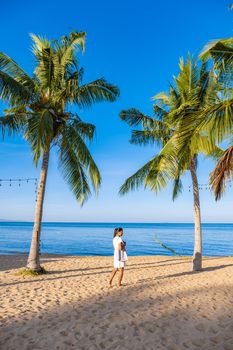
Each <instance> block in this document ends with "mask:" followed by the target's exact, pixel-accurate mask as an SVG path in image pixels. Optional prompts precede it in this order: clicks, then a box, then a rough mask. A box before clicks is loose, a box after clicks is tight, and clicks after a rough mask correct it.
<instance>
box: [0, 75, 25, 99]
mask: <svg viewBox="0 0 233 350" xmlns="http://www.w3.org/2000/svg"><path fill="white" fill-rule="evenodd" d="M31 97H32V92H31V91H30V90H29V89H28V88H27V87H25V86H24V85H22V84H21V83H20V82H18V81H16V80H15V79H14V78H12V77H11V76H10V75H8V74H7V73H5V72H3V71H0V99H2V100H3V101H5V102H8V103H9V104H11V105H16V104H17V103H23V102H28V101H29V100H30V98H31Z"/></svg>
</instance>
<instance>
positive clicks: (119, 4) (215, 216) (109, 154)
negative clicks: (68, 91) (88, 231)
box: [0, 0, 233, 222]
mask: <svg viewBox="0 0 233 350" xmlns="http://www.w3.org/2000/svg"><path fill="white" fill-rule="evenodd" d="M229 2H230V1H226V0H221V1H220V0H205V1H203V0H196V1H187V0H178V1H171V0H168V1H155V0H144V1H138V0H118V1H109V0H98V1H95V0H92V1H91V0H86V1H79V0H73V1H71V0H66V1H64V0H63V1H61V0H56V1H55V0H47V1H45V0H40V1H36V2H34V1H25V0H21V1H15V0H12V1H8V2H7V1H5V2H3V3H2V4H1V13H2V15H1V23H0V38H1V39H0V42H1V45H0V50H1V51H3V52H5V53H7V54H8V55H9V56H11V57H12V58H14V59H15V60H16V61H17V62H18V63H19V64H20V65H21V66H22V67H23V68H24V69H25V70H26V71H27V72H28V73H31V72H32V71H33V64H34V62H33V59H32V54H31V51H30V49H31V39H30V37H29V33H35V34H40V35H42V36H47V37H48V38H49V39H53V38H59V37H60V36H62V35H65V34H67V33H69V32H70V31H72V30H79V31H86V32H87V41H86V52H85V55H84V56H83V57H80V60H81V62H82V65H83V67H84V68H85V76H84V78H85V81H86V82H87V81H91V80H94V79H96V78H99V77H102V76H104V77H105V78H106V79H107V80H109V81H110V82H112V83H115V84H117V85H118V86H119V88H120V90H121V97H120V98H119V100H118V101H117V102H116V103H114V104H110V103H102V104H98V105H96V106H94V107H93V108H91V109H88V110H84V111H79V114H80V115H81V116H82V118H83V119H84V120H85V121H88V122H92V123H94V124H95V125H96V127H97V137H96V140H95V141H94V143H93V144H92V146H91V149H92V152H93V155H94V158H95V160H96V162H97V164H98V166H99V168H100V171H101V174H102V178H103V181H102V187H101V191H100V194H99V196H98V198H96V197H95V196H93V197H92V198H91V199H89V201H88V202H87V203H86V204H85V205H84V207H82V208H80V206H79V204H78V203H77V202H76V201H75V199H74V197H73V195H72V193H71V191H70V190H69V188H68V186H67V184H66V183H65V182H64V180H63V179H62V177H61V175H60V173H59V170H58V169H57V161H56V153H55V152H53V153H52V156H51V161H50V167H49V174H48V182H47V188H46V197H45V206H44V216H43V218H44V221H93V222H97V221H98V222H105V221H107V222H192V220H193V202H192V193H190V192H189V191H188V186H189V185H190V184H191V180H190V176H189V174H187V175H186V176H185V177H184V189H183V193H182V194H181V195H180V197H179V198H178V199H177V200H176V201H175V202H172V200H171V188H170V187H168V188H167V189H166V190H165V191H163V192H161V193H160V194H159V195H155V194H154V193H151V192H149V191H147V190H146V191H144V190H143V189H141V190H139V191H137V192H133V193H129V194H128V195H126V196H124V197H119V195H118V190H119V187H120V185H121V184H122V183H123V181H124V180H125V179H126V178H127V177H128V176H129V175H131V174H132V173H133V172H135V171H136V170H137V169H138V168H139V167H140V166H142V165H143V164H144V163H145V162H146V161H148V160H149V159H150V158H151V157H152V156H153V154H155V153H156V152H157V151H158V150H157V149H156V148H152V147H147V148H145V147H139V146H133V145H130V144H129V142H128V140H129V138H130V129H129V127H128V126H127V125H126V124H124V123H123V122H122V121H120V119H119V112H120V111H121V109H127V108H129V107H136V108H139V109H140V110H141V111H143V112H145V113H148V114H149V113H151V110H152V102H151V96H153V95H155V94H156V93H158V92H159V91H163V90H166V89H167V87H168V83H169V81H171V79H172V76H173V74H177V72H178V60H179V57H180V56H184V57H186V56H187V52H188V51H190V52H191V53H192V54H194V55H198V53H199V52H200V50H201V49H202V47H203V46H204V45H205V44H206V43H207V42H208V41H209V40H212V39H217V38H225V37H230V36H232V29H233V12H232V11H229V10H228V5H229ZM0 107H1V109H2V108H3V105H0ZM0 161H1V171H0V178H16V177H17V178H18V177H34V176H36V177H38V176H39V168H38V169H36V168H35V167H34V165H33V164H32V157H31V151H30V149H29V147H28V145H27V144H26V143H25V142H24V141H23V140H21V139H20V138H19V137H17V138H14V139H9V138H7V139H5V141H4V142H1V144H0ZM213 166H214V163H212V162H211V161H210V160H204V159H201V161H200V162H199V170H198V172H199V173H198V174H199V179H200V182H201V183H206V182H208V174H209V172H210V171H211V169H212V168H213ZM34 201H35V193H34V186H33V185H32V184H28V185H24V186H21V187H17V186H12V187H9V186H2V187H1V188H0V219H10V220H29V221H32V220H33V217H34V205H35V202H34ZM232 201H233V191H232V189H231V188H229V189H228V191H227V193H226V195H225V196H224V197H223V199H222V200H221V202H219V203H215V201H214V199H213V195H212V194H210V193H209V192H208V191H206V190H205V191H201V205H202V217H203V222H233V217H232Z"/></svg>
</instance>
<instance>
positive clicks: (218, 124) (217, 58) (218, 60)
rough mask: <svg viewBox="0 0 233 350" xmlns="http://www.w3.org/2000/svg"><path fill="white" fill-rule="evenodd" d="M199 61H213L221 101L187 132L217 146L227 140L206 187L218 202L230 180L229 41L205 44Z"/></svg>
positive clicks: (232, 94)
mask: <svg viewBox="0 0 233 350" xmlns="http://www.w3.org/2000/svg"><path fill="white" fill-rule="evenodd" d="M200 57H201V58H202V59H204V60H207V59H211V60H212V61H213V63H214V65H213V69H214V70H215V71H216V72H217V74H218V77H219V80H220V82H221V84H222V96H223V99H222V100H221V101H219V102H218V103H212V104H210V106H207V108H206V109H205V113H202V114H201V115H200V116H199V118H198V120H197V121H196V123H194V124H193V123H191V124H190V125H189V127H188V128H193V127H194V128H196V129H197V128H198V129H199V130H204V129H209V130H210V132H211V135H212V137H213V138H214V139H215V141H216V142H217V143H220V142H222V141H223V140H226V139H229V140H230V146H229V148H227V149H226V150H225V152H224V153H223V155H222V157H221V158H220V159H219V160H218V162H217V164H216V167H215V169H214V170H213V171H212V173H211V174H210V185H211V187H212V189H213V191H214V194H215V199H216V200H219V199H220V198H221V197H222V195H223V193H224V191H225V188H226V184H227V181H228V180H231V179H232V178H233V144H232V128H233V88H232V87H233V85H232V74H233V38H229V39H221V40H215V41H212V42H210V43H208V44H207V45H206V46H205V47H204V49H203V51H202V53H201V55H200Z"/></svg>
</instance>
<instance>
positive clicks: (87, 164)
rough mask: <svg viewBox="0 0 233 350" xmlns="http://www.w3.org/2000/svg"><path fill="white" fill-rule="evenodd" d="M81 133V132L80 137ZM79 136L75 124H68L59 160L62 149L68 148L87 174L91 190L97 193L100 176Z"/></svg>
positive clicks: (64, 132) (63, 134)
mask: <svg viewBox="0 0 233 350" xmlns="http://www.w3.org/2000/svg"><path fill="white" fill-rule="evenodd" d="M86 127H87V129H88V128H89V125H87V126H86ZM82 128H83V129H84V123H83V124H82ZM82 133H83V131H81V135H82ZM87 133H88V130H87ZM81 135H80V130H79V127H78V125H77V124H70V125H69V126H67V127H66V128H65V130H64V131H63V133H62V142H61V145H60V151H61V159H62V157H63V149H64V148H66V150H67V148H70V149H71V150H72V152H73V153H74V155H75V156H76V158H77V160H78V162H79V163H80V164H81V166H82V167H83V168H84V169H85V170H86V171H87V172H88V175H89V178H90V180H91V183H92V185H93V188H94V190H95V191H96V193H97V192H98V189H99V187H100V183H101V176H100V173H99V170H98V168H97V165H96V164H95V162H94V160H93V158H92V156H91V153H90V151H89V149H88V148H87V146H86V144H85V142H84V140H83V139H82V137H81Z"/></svg>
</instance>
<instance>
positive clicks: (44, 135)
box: [24, 109, 54, 165]
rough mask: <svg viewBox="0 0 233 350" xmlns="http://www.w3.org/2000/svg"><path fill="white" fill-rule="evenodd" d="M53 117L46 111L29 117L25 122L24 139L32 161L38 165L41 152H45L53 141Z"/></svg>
mask: <svg viewBox="0 0 233 350" xmlns="http://www.w3.org/2000/svg"><path fill="white" fill-rule="evenodd" d="M53 136H54V122H53V116H52V115H51V114H50V113H49V112H48V110H47V109H44V110H43V111H40V113H38V114H35V115H33V116H31V117H30V118H29V119H28V121H27V129H26V131H25V134H24V138H25V139H26V140H27V141H28V142H29V143H30V145H31V147H32V151H33V155H34V157H33V161H34V162H35V164H36V165H37V164H38V161H39V159H40V156H41V154H42V151H45V150H47V147H48V144H50V143H51V142H52V140H53Z"/></svg>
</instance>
